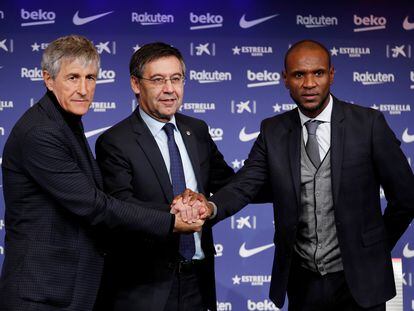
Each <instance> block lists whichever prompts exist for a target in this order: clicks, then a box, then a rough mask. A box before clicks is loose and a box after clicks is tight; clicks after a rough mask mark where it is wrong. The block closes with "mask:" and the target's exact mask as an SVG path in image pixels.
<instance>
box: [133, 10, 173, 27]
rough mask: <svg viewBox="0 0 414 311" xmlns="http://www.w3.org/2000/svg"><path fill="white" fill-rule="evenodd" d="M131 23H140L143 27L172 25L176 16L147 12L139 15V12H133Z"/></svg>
mask: <svg viewBox="0 0 414 311" xmlns="http://www.w3.org/2000/svg"><path fill="white" fill-rule="evenodd" d="M131 21H132V22H133V23H139V24H141V25H142V26H153V25H161V24H171V23H174V16H173V15H171V14H161V13H156V14H149V13H147V12H145V13H142V14H138V13H137V12H132V15H131Z"/></svg>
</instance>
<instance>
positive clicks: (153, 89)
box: [131, 56, 184, 122]
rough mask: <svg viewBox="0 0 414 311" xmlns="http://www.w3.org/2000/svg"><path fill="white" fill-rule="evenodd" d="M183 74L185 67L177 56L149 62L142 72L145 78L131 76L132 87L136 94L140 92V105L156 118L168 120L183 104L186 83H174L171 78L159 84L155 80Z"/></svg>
mask: <svg viewBox="0 0 414 311" xmlns="http://www.w3.org/2000/svg"><path fill="white" fill-rule="evenodd" d="M182 75H183V68H182V66H181V63H180V61H179V60H178V59H177V58H176V57H175V56H167V57H162V58H159V59H156V60H154V61H151V62H149V63H147V64H146V65H145V66H144V72H143V74H142V78H144V79H138V78H136V77H131V87H132V90H133V91H134V93H135V94H139V104H140V107H141V108H142V109H143V110H144V111H145V112H146V113H147V114H148V115H150V116H151V117H153V118H154V119H156V120H158V121H161V122H168V121H169V120H170V119H171V118H172V116H173V115H174V114H175V113H176V111H177V110H178V108H180V106H181V103H182V100H183V94H184V85H183V83H178V84H175V85H173V84H172V83H171V81H170V80H167V81H165V83H164V84H162V85H157V84H156V83H154V80H155V79H157V78H161V79H171V78H174V77H182ZM146 79H151V80H153V81H149V80H146Z"/></svg>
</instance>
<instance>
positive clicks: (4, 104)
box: [0, 99, 13, 111]
mask: <svg viewBox="0 0 414 311" xmlns="http://www.w3.org/2000/svg"><path fill="white" fill-rule="evenodd" d="M4 109H13V101H12V100H1V99H0V111H3V110H4Z"/></svg>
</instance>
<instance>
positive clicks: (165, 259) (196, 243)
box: [96, 43, 233, 311]
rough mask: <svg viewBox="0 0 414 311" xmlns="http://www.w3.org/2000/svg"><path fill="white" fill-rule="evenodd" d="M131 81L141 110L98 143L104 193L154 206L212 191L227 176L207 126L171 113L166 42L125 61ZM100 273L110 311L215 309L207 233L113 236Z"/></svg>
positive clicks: (179, 90)
mask: <svg viewBox="0 0 414 311" xmlns="http://www.w3.org/2000/svg"><path fill="white" fill-rule="evenodd" d="M130 74H131V87H132V90H133V92H134V93H135V95H136V97H137V100H138V102H139V107H138V108H137V109H136V110H135V111H134V112H133V113H132V114H131V115H130V116H129V117H128V118H126V119H125V120H123V121H121V122H120V123H118V124H117V125H115V126H114V127H112V128H111V129H110V130H108V131H107V132H105V133H104V134H103V135H102V136H100V137H99V139H98V141H97V144H96V155H97V160H98V163H99V165H100V167H101V169H102V173H103V175H104V184H105V190H106V191H108V193H110V194H112V195H113V196H115V197H117V198H119V199H121V200H126V201H129V202H135V201H136V200H139V201H145V202H150V203H151V202H153V203H154V206H158V205H159V203H170V202H171V201H172V199H173V198H174V197H175V196H176V195H178V194H180V193H181V192H183V190H184V189H185V188H189V189H191V190H193V191H199V192H202V193H204V194H210V193H211V192H215V191H217V190H218V189H219V188H220V187H222V186H223V185H224V184H225V183H226V182H227V181H228V180H229V179H230V177H232V176H233V170H232V169H231V168H230V167H229V166H228V165H227V164H226V162H225V161H224V159H223V155H222V154H221V153H220V152H219V151H218V149H217V146H216V145H215V143H214V142H213V141H212V139H211V137H210V135H209V132H208V126H207V124H206V123H205V122H203V121H201V120H197V119H194V118H191V117H188V116H184V115H182V114H180V113H176V112H177V110H178V108H179V107H180V105H181V103H182V98H183V92H184V81H185V75H184V74H185V64H184V61H183V58H182V55H181V53H180V51H178V50H177V49H176V48H174V47H171V46H170V45H167V44H165V43H151V44H147V45H144V46H143V47H141V48H140V49H139V50H137V51H136V52H135V53H134V54H133V56H132V58H131V61H130ZM197 213H198V211H197ZM106 271H107V273H106V275H105V280H104V283H105V284H106V287H105V288H104V289H103V290H104V296H105V298H107V301H106V302H105V307H106V308H107V309H108V310H116V311H129V310H154V311H155V310H156V311H162V310H174V311H178V310H207V309H209V310H216V295H215V284H214V245H213V238H212V232H211V227H209V226H204V227H203V230H202V232H201V233H196V234H187V235H184V234H182V235H176V236H175V237H173V238H171V239H164V240H155V239H153V238H152V237H150V236H145V235H143V234H140V235H138V234H137V235H132V234H128V235H122V236H119V237H118V239H117V242H116V243H115V242H114V243H113V246H112V252H111V253H110V254H109V255H108V261H107V266H106Z"/></svg>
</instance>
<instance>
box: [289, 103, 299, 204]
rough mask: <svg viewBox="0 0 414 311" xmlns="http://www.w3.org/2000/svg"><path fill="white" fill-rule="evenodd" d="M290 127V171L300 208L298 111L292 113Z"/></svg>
mask: <svg viewBox="0 0 414 311" xmlns="http://www.w3.org/2000/svg"><path fill="white" fill-rule="evenodd" d="M289 127H290V129H289V160H290V170H291V174H292V179H293V185H294V191H295V194H296V204H297V206H300V144H301V143H302V133H301V130H302V127H301V126H300V118H299V114H298V112H297V109H294V110H293V111H292V112H291V115H290V124H289Z"/></svg>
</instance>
